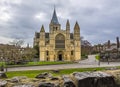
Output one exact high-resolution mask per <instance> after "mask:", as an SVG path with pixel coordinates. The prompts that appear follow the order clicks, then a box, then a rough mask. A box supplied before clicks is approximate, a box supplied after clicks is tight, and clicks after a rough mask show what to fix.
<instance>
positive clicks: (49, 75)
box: [35, 72, 52, 79]
mask: <svg viewBox="0 0 120 87" xmlns="http://www.w3.org/2000/svg"><path fill="white" fill-rule="evenodd" d="M50 77H52V75H51V74H50V73H48V72H45V73H41V74H38V75H37V76H36V77H35V78H37V79H45V78H50Z"/></svg>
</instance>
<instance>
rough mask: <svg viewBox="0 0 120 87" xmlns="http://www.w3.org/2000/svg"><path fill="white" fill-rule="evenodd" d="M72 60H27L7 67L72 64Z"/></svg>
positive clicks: (0, 63)
mask: <svg viewBox="0 0 120 87" xmlns="http://www.w3.org/2000/svg"><path fill="white" fill-rule="evenodd" d="M72 63H74V62H67V61H39V62H28V63H27V64H18V65H7V67H22V66H23V67H27V66H43V65H59V64H72ZM2 64H3V65H4V66H6V65H5V62H0V66H1V65H2Z"/></svg>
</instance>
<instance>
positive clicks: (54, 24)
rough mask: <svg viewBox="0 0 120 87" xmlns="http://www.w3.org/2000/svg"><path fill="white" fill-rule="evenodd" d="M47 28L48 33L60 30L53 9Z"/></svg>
mask: <svg viewBox="0 0 120 87" xmlns="http://www.w3.org/2000/svg"><path fill="white" fill-rule="evenodd" d="M49 27H50V32H53V31H57V30H60V24H59V22H58V18H57V14H56V10H55V8H54V12H53V16H52V19H51V22H50V25H49Z"/></svg>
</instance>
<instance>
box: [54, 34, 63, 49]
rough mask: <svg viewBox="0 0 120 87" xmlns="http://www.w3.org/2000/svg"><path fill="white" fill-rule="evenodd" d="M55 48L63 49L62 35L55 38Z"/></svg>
mask: <svg viewBox="0 0 120 87" xmlns="http://www.w3.org/2000/svg"><path fill="white" fill-rule="evenodd" d="M55 48H65V37H64V35H63V34H58V35H57V36H56V37H55Z"/></svg>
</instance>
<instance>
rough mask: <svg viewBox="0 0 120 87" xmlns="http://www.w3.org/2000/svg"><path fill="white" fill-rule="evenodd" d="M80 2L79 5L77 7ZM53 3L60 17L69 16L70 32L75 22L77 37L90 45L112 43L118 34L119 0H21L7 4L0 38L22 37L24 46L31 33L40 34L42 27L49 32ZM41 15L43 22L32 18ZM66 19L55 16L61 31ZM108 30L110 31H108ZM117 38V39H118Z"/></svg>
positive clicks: (30, 40)
mask: <svg viewBox="0 0 120 87" xmlns="http://www.w3.org/2000/svg"><path fill="white" fill-rule="evenodd" d="M79 3H80V4H79ZM54 4H55V5H56V10H57V13H61V14H62V15H60V16H65V15H64V14H65V13H66V14H67V15H69V17H70V18H71V19H70V24H71V32H72V31H73V27H74V24H75V21H76V20H77V21H78V22H79V24H80V27H81V35H82V36H84V37H85V39H87V40H88V41H90V42H91V43H92V44H97V43H102V42H105V41H107V40H108V39H111V40H113V41H114V40H115V37H116V36H119V32H120V25H119V23H120V15H119V14H120V11H119V9H120V0H114V1H113V0H111V1H110V0H100V1H95V0H93V2H91V1H89V0H85V1H80V0H74V1H72V0H44V1H43V0H35V1H34V0H22V3H20V4H15V3H9V4H6V6H9V7H10V9H9V11H8V14H9V13H11V14H12V19H11V20H9V21H7V22H2V21H0V29H3V31H1V32H0V35H1V36H5V37H10V38H23V39H25V41H27V43H31V45H32V41H33V37H34V33H35V31H38V32H39V31H40V28H41V25H42V24H44V26H45V30H46V31H49V23H50V20H51V17H52V13H53V8H54ZM41 12H44V13H45V14H46V15H45V19H44V20H45V21H43V20H40V19H35V15H36V14H39V13H41ZM69 17H67V18H66V17H59V18H58V19H59V22H60V23H61V25H62V28H65V24H66V20H67V19H68V18H69ZM109 31H111V32H109ZM119 37H120V36H119Z"/></svg>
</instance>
